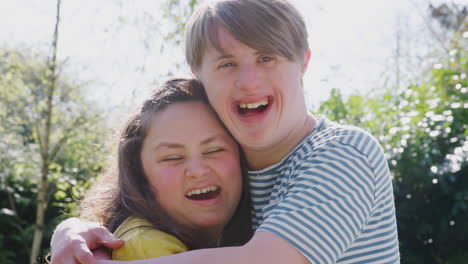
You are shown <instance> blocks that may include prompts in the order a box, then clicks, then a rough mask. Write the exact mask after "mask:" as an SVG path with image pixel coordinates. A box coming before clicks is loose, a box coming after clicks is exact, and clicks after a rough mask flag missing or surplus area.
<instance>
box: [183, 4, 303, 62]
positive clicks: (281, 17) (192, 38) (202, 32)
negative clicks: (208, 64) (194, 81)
mask: <svg viewBox="0 0 468 264" xmlns="http://www.w3.org/2000/svg"><path fill="white" fill-rule="evenodd" d="M217 26H222V27H224V28H225V29H226V30H227V31H228V32H229V33H231V34H232V36H233V37H234V38H236V39H237V40H238V41H240V42H242V43H244V44H245V45H247V46H249V47H251V48H253V49H255V50H258V51H261V52H265V53H272V54H279V55H282V56H284V57H286V58H288V59H289V60H291V61H299V60H301V59H302V58H303V57H304V54H305V52H306V50H307V49H308V48H309V44H308V42H307V37H308V35H307V29H306V26H305V23H304V19H303V18H302V16H301V14H300V13H299V12H298V10H297V9H296V8H295V7H294V6H293V5H292V4H291V3H290V2H289V1H287V0H218V1H212V2H209V3H206V4H204V5H202V6H200V7H199V8H198V9H197V10H196V11H195V12H194V13H193V15H192V17H191V18H190V20H189V21H188V23H187V26H186V33H185V37H186V38H185V41H186V43H185V57H186V59H187V62H188V64H189V66H190V67H191V68H192V69H194V70H195V69H197V68H198V67H199V66H200V65H201V62H202V58H203V55H204V53H205V51H206V49H207V48H208V47H209V46H210V45H211V46H213V47H214V48H216V49H217V50H219V51H220V52H223V50H222V49H221V46H220V44H219V39H218V36H217V30H216V27H217Z"/></svg>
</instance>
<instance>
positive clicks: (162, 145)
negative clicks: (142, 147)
mask: <svg viewBox="0 0 468 264" xmlns="http://www.w3.org/2000/svg"><path fill="white" fill-rule="evenodd" d="M183 147H184V146H182V144H178V143H171V142H161V143H159V144H157V145H156V146H155V147H154V150H155V151H156V150H159V149H161V148H183Z"/></svg>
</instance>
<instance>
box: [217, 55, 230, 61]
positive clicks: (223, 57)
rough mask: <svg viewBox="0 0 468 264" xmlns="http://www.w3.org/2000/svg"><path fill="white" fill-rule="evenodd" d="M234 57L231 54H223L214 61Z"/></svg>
mask: <svg viewBox="0 0 468 264" xmlns="http://www.w3.org/2000/svg"><path fill="white" fill-rule="evenodd" d="M231 58H234V56H232V55H231V54H221V55H219V56H218V57H216V58H215V59H214V61H219V60H224V59H231Z"/></svg>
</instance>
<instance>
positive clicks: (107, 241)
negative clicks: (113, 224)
mask: <svg viewBox="0 0 468 264" xmlns="http://www.w3.org/2000/svg"><path fill="white" fill-rule="evenodd" d="M92 235H93V237H92V241H95V242H96V243H97V245H92V246H91V245H90V246H91V248H92V249H95V248H98V247H99V246H101V245H103V246H105V247H107V248H110V249H117V248H119V247H121V246H122V245H123V244H124V243H125V242H124V241H123V240H121V239H118V238H116V237H115V236H114V235H113V234H112V233H111V232H110V231H109V230H107V228H105V227H102V226H98V227H96V228H94V230H93V232H92Z"/></svg>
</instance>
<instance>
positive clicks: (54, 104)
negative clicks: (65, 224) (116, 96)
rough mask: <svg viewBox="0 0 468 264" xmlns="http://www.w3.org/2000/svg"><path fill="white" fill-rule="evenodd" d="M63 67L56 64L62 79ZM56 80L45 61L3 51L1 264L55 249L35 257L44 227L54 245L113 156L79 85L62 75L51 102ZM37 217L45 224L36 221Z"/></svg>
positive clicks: (0, 57) (22, 52)
mask: <svg viewBox="0 0 468 264" xmlns="http://www.w3.org/2000/svg"><path fill="white" fill-rule="evenodd" d="M63 67H64V64H61V63H56V70H55V72H56V73H60V72H61V70H62V69H63ZM50 73H51V70H50V59H48V58H45V56H43V55H41V54H36V53H33V52H31V51H27V50H0V93H1V94H2V96H1V97H0V176H1V177H0V208H2V209H1V210H0V223H1V226H2V232H1V233H2V235H1V236H0V263H5V264H8V263H25V262H26V261H28V260H26V259H25V258H26V257H27V256H28V255H30V256H34V255H36V256H37V255H38V254H44V253H45V251H46V248H47V247H48V245H47V244H46V246H45V247H43V248H42V250H36V252H32V253H31V252H28V250H29V249H30V248H31V246H30V245H31V244H30V243H32V241H33V235H32V234H33V233H34V229H36V227H37V226H38V225H42V226H39V228H37V229H38V230H39V232H42V234H43V235H41V236H43V237H38V236H36V242H35V243H37V244H36V245H40V244H41V242H42V241H49V240H50V235H51V234H52V230H53V228H54V226H55V225H56V224H57V222H58V221H59V219H60V215H61V212H67V213H72V212H73V209H74V207H75V203H74V200H75V199H77V198H80V196H81V195H82V194H83V193H84V191H85V189H86V187H87V186H88V185H89V183H90V179H92V178H94V177H96V175H97V174H98V173H99V172H100V170H101V168H102V167H103V166H104V165H105V161H106V156H107V154H108V153H109V152H108V148H107V146H106V145H105V144H104V142H105V134H107V133H110V132H109V131H106V128H105V126H104V122H103V117H102V115H101V113H99V112H97V110H95V109H94V108H93V107H92V106H91V105H90V104H89V103H88V102H87V101H86V100H85V99H84V98H83V96H82V94H81V93H82V91H81V87H80V86H79V85H77V84H74V83H73V82H72V81H71V80H70V79H69V78H68V77H66V76H62V75H61V74H55V76H56V79H55V89H54V92H53V93H52V97H51V98H50V90H49V89H50ZM49 102H50V103H49ZM51 110H52V111H51ZM47 116H49V118H50V119H49V118H47ZM48 120H49V121H48ZM48 122H50V124H49V125H48V124H47V123H48ZM47 126H49V130H48V132H47V133H48V137H49V147H48V148H45V147H44V144H45V143H44V141H45V136H46V134H47V133H45V132H46V131H47V129H46V128H47ZM41 145H42V146H41ZM44 149H48V152H47V153H48V156H46V157H47V159H45V160H44V154H45V153H44ZM44 163H46V165H47V166H45V165H44ZM44 175H45V176H44ZM41 181H42V182H41ZM44 181H45V182H44ZM44 186H45V187H44ZM40 192H42V194H40V195H41V196H40V198H39V199H38V198H37V197H38V196H39V193H40ZM40 202H41V203H40ZM37 209H39V210H42V213H41V214H42V215H41V218H42V220H41V221H37V220H38V217H37V215H34V212H35V211H36V210H37ZM63 217H64V216H61V218H63ZM41 222H42V224H41ZM44 232H45V233H44ZM39 238H40V239H39ZM37 241H38V242H37ZM39 249H40V247H39ZM36 258H37V257H31V259H30V260H29V261H30V262H32V263H36V261H35V260H36Z"/></svg>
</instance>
